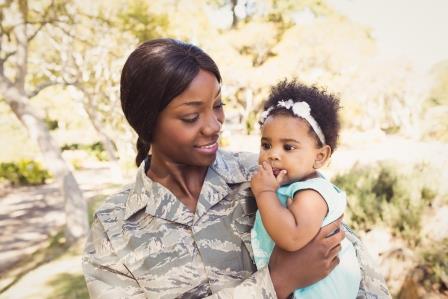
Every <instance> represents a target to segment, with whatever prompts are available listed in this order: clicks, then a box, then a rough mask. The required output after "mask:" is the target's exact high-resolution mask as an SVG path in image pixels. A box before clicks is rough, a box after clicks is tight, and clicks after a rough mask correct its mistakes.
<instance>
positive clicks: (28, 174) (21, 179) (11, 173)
mask: <svg viewBox="0 0 448 299" xmlns="http://www.w3.org/2000/svg"><path fill="white" fill-rule="evenodd" d="M0 178H3V179H6V180H7V181H9V182H10V183H11V184H12V185H15V186H19V185H41V184H45V181H46V180H47V179H49V178H51V175H50V173H49V172H48V171H47V170H46V169H44V168H43V167H42V166H41V165H40V164H39V163H38V162H36V161H32V160H20V161H18V162H4V163H0Z"/></svg>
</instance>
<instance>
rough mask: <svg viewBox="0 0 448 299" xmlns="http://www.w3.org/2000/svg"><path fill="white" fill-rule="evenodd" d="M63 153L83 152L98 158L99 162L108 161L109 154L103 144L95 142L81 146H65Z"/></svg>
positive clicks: (73, 144) (74, 144)
mask: <svg viewBox="0 0 448 299" xmlns="http://www.w3.org/2000/svg"><path fill="white" fill-rule="evenodd" d="M61 150H62V151H67V150H83V151H86V152H87V153H89V154H90V155H92V156H94V157H95V158H97V159H98V160H99V161H107V160H108V157H107V153H106V151H105V149H104V146H103V144H102V143H101V142H99V141H98V142H95V143H91V144H79V143H71V144H64V145H63V146H62V147H61Z"/></svg>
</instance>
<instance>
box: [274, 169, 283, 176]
mask: <svg viewBox="0 0 448 299" xmlns="http://www.w3.org/2000/svg"><path fill="white" fill-rule="evenodd" d="M280 171H282V170H281V169H280V168H272V173H273V174H274V176H275V177H277V176H278V175H279V174H280Z"/></svg>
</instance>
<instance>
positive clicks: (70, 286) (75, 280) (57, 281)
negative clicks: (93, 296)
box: [46, 273, 89, 299]
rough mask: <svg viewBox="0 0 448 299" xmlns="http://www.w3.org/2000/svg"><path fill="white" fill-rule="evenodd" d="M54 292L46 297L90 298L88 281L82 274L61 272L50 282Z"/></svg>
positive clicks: (49, 298) (56, 298) (48, 298)
mask: <svg viewBox="0 0 448 299" xmlns="http://www.w3.org/2000/svg"><path fill="white" fill-rule="evenodd" d="M49 284H50V286H51V287H52V289H53V292H52V294H51V295H50V296H48V297H47V298H46V299H59V298H65V299H88V298H89V293H88V291H87V286H86V282H85V279H84V276H83V275H82V274H70V273H61V274H59V275H58V276H56V277H55V278H54V279H53V280H51V281H50V282H49Z"/></svg>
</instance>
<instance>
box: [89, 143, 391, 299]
mask: <svg viewBox="0 0 448 299" xmlns="http://www.w3.org/2000/svg"><path fill="white" fill-rule="evenodd" d="M144 164H145V163H142V165H141V166H140V167H139V169H138V173H137V177H136V181H135V183H134V184H133V185H132V186H131V187H129V188H126V189H124V190H123V191H121V192H119V193H118V194H115V195H113V196H111V197H110V198H108V199H107V200H106V201H105V203H104V204H103V205H102V206H101V207H100V208H99V209H98V211H97V212H96V214H95V219H94V222H93V224H92V229H91V232H90V235H89V238H88V240H87V244H86V247H85V252H84V255H83V271H84V275H85V278H86V282H87V287H88V289H89V294H90V297H91V298H92V299H99V298H108V299H109V298H134V299H137V298H204V297H208V298H276V294H275V290H274V287H273V285H272V281H271V278H270V275H269V270H268V268H267V267H266V268H263V269H261V270H258V271H257V269H256V266H255V264H254V261H253V253H252V248H251V243H250V240H251V238H250V231H251V228H252V226H253V223H254V220H255V212H256V202H255V199H254V198H253V196H252V193H251V192H250V183H249V181H250V176H251V171H253V170H254V169H255V167H256V155H254V154H249V153H228V152H224V151H218V154H217V157H216V159H215V161H214V163H213V164H212V165H211V166H210V167H209V169H208V171H207V174H206V178H205V180H204V184H203V186H202V190H201V193H200V195H199V199H198V203H197V207H196V211H195V212H194V213H193V212H191V211H190V210H189V209H188V208H186V206H184V205H183V204H182V203H181V202H180V201H179V200H178V199H177V198H176V197H175V196H174V195H173V194H172V193H171V192H170V191H169V190H167V189H166V188H165V187H163V186H162V185H161V184H159V183H157V182H153V181H152V180H151V179H149V178H148V177H147V176H146V174H145V165H144ZM346 236H347V238H348V239H349V240H350V241H351V242H352V243H353V244H354V246H355V249H356V250H357V255H358V258H359V259H360V264H361V272H362V275H363V277H362V281H361V285H360V290H359V294H358V298H389V297H390V296H389V293H388V291H387V288H386V287H385V283H384V280H383V278H382V277H381V276H380V275H379V274H378V273H377V271H375V268H374V267H373V264H372V262H371V261H370V259H369V258H368V256H367V254H366V251H365V249H364V248H363V246H362V244H361V242H360V241H359V239H358V238H357V237H356V236H355V235H354V234H353V233H352V232H351V231H347V233H346Z"/></svg>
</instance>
